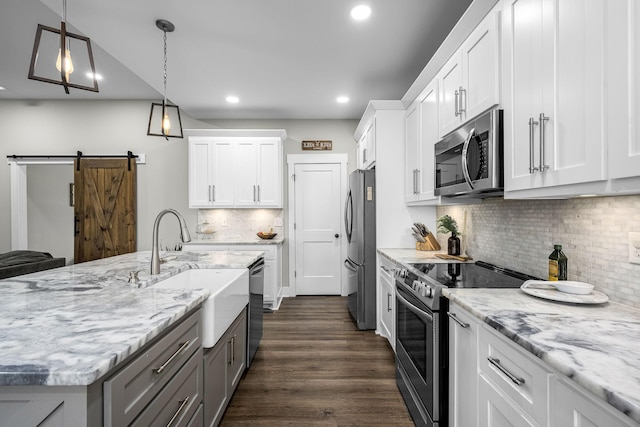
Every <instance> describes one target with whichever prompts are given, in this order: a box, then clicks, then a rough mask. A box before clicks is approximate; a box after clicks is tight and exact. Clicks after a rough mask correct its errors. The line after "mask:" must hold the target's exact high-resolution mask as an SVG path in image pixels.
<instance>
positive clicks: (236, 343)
mask: <svg viewBox="0 0 640 427" xmlns="http://www.w3.org/2000/svg"><path fill="white" fill-rule="evenodd" d="M246 354H247V312H246V309H245V310H243V311H242V313H240V314H239V315H238V317H237V318H236V320H234V322H233V323H232V324H231V326H230V327H229V329H227V332H225V334H224V335H223V336H222V338H220V341H218V343H217V344H216V345H215V346H214V347H213V348H211V349H209V350H207V351H206V352H205V354H204V402H205V406H204V419H205V421H204V425H205V426H208V427H211V426H217V425H218V424H219V423H220V420H221V419H222V415H223V414H224V411H225V409H226V408H227V405H228V404H229V401H230V400H231V396H232V395H233V392H234V391H235V389H236V387H238V383H239V382H240V378H241V377H242V374H243V373H244V370H245V367H246Z"/></svg>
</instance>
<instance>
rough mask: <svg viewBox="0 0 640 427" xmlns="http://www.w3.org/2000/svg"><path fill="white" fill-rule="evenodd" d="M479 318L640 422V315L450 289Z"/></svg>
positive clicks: (615, 307)
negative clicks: (639, 357) (639, 359)
mask: <svg viewBox="0 0 640 427" xmlns="http://www.w3.org/2000/svg"><path fill="white" fill-rule="evenodd" d="M443 294H444V295H445V296H446V297H447V298H449V299H450V300H451V301H455V302H456V303H458V304H459V305H461V306H462V307H464V308H465V309H467V310H468V311H470V312H471V313H472V314H474V315H475V316H476V317H478V318H479V319H481V320H482V321H484V322H485V323H486V324H488V325H490V326H491V327H493V328H494V329H495V330H497V331H498V332H500V333H502V334H503V335H505V336H506V337H507V338H509V339H510V340H512V341H513V342H515V343H516V344H518V345H519V346H520V347H522V348H524V349H525V350H527V351H529V352H531V353H532V354H534V355H535V356H537V357H538V358H540V359H542V360H543V361H544V362H546V363H547V364H548V365H549V366H551V367H553V368H555V369H556V370H558V371H559V372H561V373H563V374H564V375H566V376H567V377H569V378H570V379H571V380H573V381H575V382H576V383H578V384H580V385H581V386H583V387H584V388H586V389H588V390H590V391H591V392H593V393H594V394H595V395H597V396H599V397H600V398H602V399H603V400H605V401H606V402H608V403H609V404H611V405H612V406H614V407H615V408H617V409H618V410H620V411H621V412H623V413H625V414H627V415H628V416H629V417H631V418H632V419H633V420H635V421H638V422H640V363H638V350H639V349H640V310H637V309H634V308H631V307H628V306H625V305H622V304H618V303H615V302H608V303H606V304H602V305H570V304H562V303H555V302H552V301H546V300H543V299H539V298H536V297H533V296H529V295H527V294H525V293H524V292H522V291H521V290H520V289H446V290H444V291H443Z"/></svg>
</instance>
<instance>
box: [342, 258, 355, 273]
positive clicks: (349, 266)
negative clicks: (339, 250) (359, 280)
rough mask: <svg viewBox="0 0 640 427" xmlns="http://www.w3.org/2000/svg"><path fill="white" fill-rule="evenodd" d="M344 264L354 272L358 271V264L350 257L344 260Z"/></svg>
mask: <svg viewBox="0 0 640 427" xmlns="http://www.w3.org/2000/svg"><path fill="white" fill-rule="evenodd" d="M344 266H345V267H347V270H351V271H353V272H354V273H356V272H357V271H358V266H357V265H355V264H353V263H352V262H351V261H349V260H348V259H345V260H344Z"/></svg>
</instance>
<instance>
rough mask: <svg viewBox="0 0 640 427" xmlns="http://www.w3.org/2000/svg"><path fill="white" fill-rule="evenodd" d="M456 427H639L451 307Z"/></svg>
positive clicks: (452, 415) (451, 404)
mask: <svg viewBox="0 0 640 427" xmlns="http://www.w3.org/2000/svg"><path fill="white" fill-rule="evenodd" d="M449 425H450V426H452V427H468V426H478V427H507V426H518V427H525V426H526V427H529V426H535V427H570V426H580V427H633V426H635V427H638V425H639V424H638V423H636V422H634V421H633V420H632V419H631V418H628V417H626V416H625V415H624V414H622V413H621V412H620V411H618V410H617V409H615V408H614V407H612V406H611V405H609V404H607V403H606V402H605V401H603V400H602V399H600V398H598V397H596V396H594V395H593V394H592V393H591V392H589V391H587V390H586V389H584V388H582V387H581V386H579V385H578V384H576V383H574V382H573V381H571V380H570V379H569V378H567V377H566V376H565V375H563V374H562V373H560V372H558V371H556V370H554V369H553V368H552V367H550V366H549V365H547V364H546V363H544V362H542V361H541V360H540V359H538V358H536V357H534V356H533V355H532V354H531V353H529V352H527V351H526V350H524V349H523V348H521V347H520V346H518V345H517V344H515V343H514V342H512V341H511V340H509V339H507V338H506V337H505V336H504V335H502V334H500V333H499V332H497V331H496V330H495V329H493V328H492V327H490V326H489V325H487V324H485V323H482V322H480V321H479V319H478V318H476V317H475V316H474V315H472V314H471V313H470V312H468V311H467V310H465V309H464V308H462V307H461V306H460V305H458V304H456V303H451V306H450V309H449Z"/></svg>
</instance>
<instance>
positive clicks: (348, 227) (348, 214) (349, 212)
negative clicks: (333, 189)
mask: <svg viewBox="0 0 640 427" xmlns="http://www.w3.org/2000/svg"><path fill="white" fill-rule="evenodd" d="M352 228H353V198H352V196H351V190H349V194H347V201H346V202H345V204H344V231H345V233H346V234H347V241H348V242H349V243H351V232H352V231H353V229H352Z"/></svg>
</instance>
